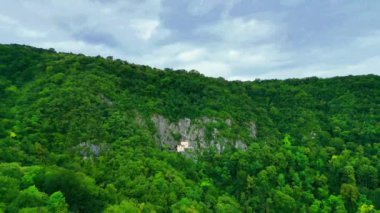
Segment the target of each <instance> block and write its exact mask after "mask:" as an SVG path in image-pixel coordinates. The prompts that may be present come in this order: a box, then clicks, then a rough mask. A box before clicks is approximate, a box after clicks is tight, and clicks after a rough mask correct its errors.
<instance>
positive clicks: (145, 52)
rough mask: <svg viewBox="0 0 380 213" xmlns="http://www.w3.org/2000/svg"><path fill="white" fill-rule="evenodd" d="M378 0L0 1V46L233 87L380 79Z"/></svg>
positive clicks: (379, 9) (379, 2)
mask: <svg viewBox="0 0 380 213" xmlns="http://www.w3.org/2000/svg"><path fill="white" fill-rule="evenodd" d="M379 11H380V1H379V0H33V1H30V0H0V43H3V44H9V43H18V44H27V45H31V46H35V47H42V48H54V49H56V50H57V51H62V52H73V53H83V54H86V55H91V56H96V55H101V56H105V57H106V56H113V57H114V58H119V59H122V60H126V61H128V62H131V63H137V64H144V65H149V66H152V67H157V68H172V69H186V70H192V69H194V70H197V71H199V72H200V73H203V74H204V75H206V76H211V77H223V78H225V79H227V80H254V79H286V78H303V77H311V76H317V77H332V76H345V75H363V74H377V75H380V15H379V14H380V12H379Z"/></svg>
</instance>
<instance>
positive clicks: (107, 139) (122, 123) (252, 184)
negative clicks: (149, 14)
mask: <svg viewBox="0 0 380 213" xmlns="http://www.w3.org/2000/svg"><path fill="white" fill-rule="evenodd" d="M158 116H159V118H160V119H161V120H164V121H165V122H167V123H168V125H167V126H170V125H169V124H172V125H171V127H170V128H172V129H175V128H174V126H175V125H174V124H176V123H177V122H179V121H181V119H187V120H186V121H187V122H188V123H190V122H192V124H193V123H197V122H198V123H197V125H198V127H197V128H199V129H202V131H203V132H204V133H205V136H204V138H205V139H204V141H203V142H202V143H200V142H199V141H197V139H193V138H190V139H189V140H192V141H191V142H192V143H194V144H198V148H196V149H188V150H185V151H184V152H177V151H176V150H175V149H173V146H175V144H174V145H173V144H169V143H165V141H163V140H161V139H160V137H159V136H158V132H159V131H161V130H160V128H161V127H162V126H160V125H161V124H160V123H157V122H155V121H156V120H159V119H156V118H157V117H158ZM201 121H202V122H201ZM161 123H162V122H161ZM181 125H182V124H180V125H179V126H180V127H181ZM180 127H178V128H180ZM168 128H169V127H168ZM189 128H192V131H193V132H195V130H194V129H195V127H193V126H190V127H189ZM161 129H162V128H161ZM186 131H187V130H186ZM202 131H200V130H199V131H198V132H197V134H200V132H202ZM161 132H163V131H161ZM167 132H169V130H167ZM168 134H172V135H171V136H170V135H169V136H167V137H170V138H171V140H175V141H178V143H180V140H181V138H183V137H186V135H184V134H183V132H181V130H178V131H173V132H171V133H168ZM215 135H217V136H215ZM233 141H240V143H241V144H243V145H244V146H237V145H236V144H234V142H233ZM221 147H223V148H221ZM379 209H380V76H376V75H366V76H347V77H334V78H328V79H320V78H316V77H311V78H304V79H289V80H259V79H257V80H255V81H247V82H240V81H226V80H224V79H223V78H209V77H205V76H203V75H202V74H200V73H198V72H197V71H194V70H192V71H185V70H171V69H164V70H161V69H156V68H151V67H149V66H143V65H136V64H133V63H129V62H126V61H122V60H115V59H113V58H112V57H107V58H103V57H100V56H97V57H87V56H84V55H82V54H69V53H58V52H56V51H55V50H54V49H49V50H44V49H39V48H34V47H29V46H22V45H0V212H10V213H13V212H42V213H43V212H60V213H63V212H91V213H96V212H115V213H116V212H311V213H319V212H320V213H322V212H348V213H350V212H361V213H371V212H380V211H379Z"/></svg>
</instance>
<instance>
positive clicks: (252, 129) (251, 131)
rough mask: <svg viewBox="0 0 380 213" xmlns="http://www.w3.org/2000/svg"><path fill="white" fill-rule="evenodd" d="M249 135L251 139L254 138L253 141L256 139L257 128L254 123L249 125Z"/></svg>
mask: <svg viewBox="0 0 380 213" xmlns="http://www.w3.org/2000/svg"><path fill="white" fill-rule="evenodd" d="M249 134H250V136H251V137H252V138H254V139H256V138H257V128H256V124H255V123H254V122H250V123H249Z"/></svg>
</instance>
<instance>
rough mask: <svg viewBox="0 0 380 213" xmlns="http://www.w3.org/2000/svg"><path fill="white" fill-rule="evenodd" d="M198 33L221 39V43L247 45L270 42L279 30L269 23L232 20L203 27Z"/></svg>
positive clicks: (252, 20) (254, 20) (241, 19)
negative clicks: (264, 41)
mask: <svg viewBox="0 0 380 213" xmlns="http://www.w3.org/2000/svg"><path fill="white" fill-rule="evenodd" d="M196 31H197V33H199V34H206V35H209V36H212V37H216V38H219V39H220V40H221V42H228V43H230V44H244V45H246V44H247V43H250V42H260V41H263V40H268V39H269V38H270V37H272V36H274V35H275V34H276V33H277V31H278V28H277V26H276V25H274V24H273V23H271V22H269V21H261V20H258V19H254V18H251V19H243V18H231V19H222V20H221V21H220V22H218V23H216V24H215V25H212V26H202V27H200V28H199V29H197V30H196Z"/></svg>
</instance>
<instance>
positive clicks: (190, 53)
mask: <svg viewBox="0 0 380 213" xmlns="http://www.w3.org/2000/svg"><path fill="white" fill-rule="evenodd" d="M204 54H205V50H204V49H200V48H199V49H192V50H186V51H183V52H181V53H179V55H178V59H179V60H180V61H182V62H189V61H194V60H199V59H200V58H201V57H202V56H203V55H204Z"/></svg>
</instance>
